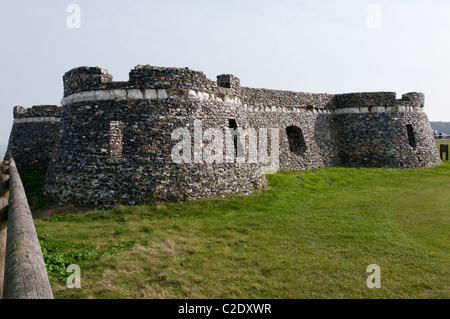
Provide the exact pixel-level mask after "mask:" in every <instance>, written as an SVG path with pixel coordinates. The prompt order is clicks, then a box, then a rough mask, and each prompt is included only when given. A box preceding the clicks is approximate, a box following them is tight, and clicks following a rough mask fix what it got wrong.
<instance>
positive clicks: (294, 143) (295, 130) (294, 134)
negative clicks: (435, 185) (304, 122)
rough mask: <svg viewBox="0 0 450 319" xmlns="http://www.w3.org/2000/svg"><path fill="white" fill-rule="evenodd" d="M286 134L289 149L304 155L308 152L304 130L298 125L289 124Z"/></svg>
mask: <svg viewBox="0 0 450 319" xmlns="http://www.w3.org/2000/svg"><path fill="white" fill-rule="evenodd" d="M286 135H287V138H288V142H289V150H290V151H291V152H292V153H294V154H295V155H298V156H303V155H304V154H305V152H306V142H305V138H304V137H303V132H302V130H301V128H299V127H298V126H288V127H287V128H286Z"/></svg>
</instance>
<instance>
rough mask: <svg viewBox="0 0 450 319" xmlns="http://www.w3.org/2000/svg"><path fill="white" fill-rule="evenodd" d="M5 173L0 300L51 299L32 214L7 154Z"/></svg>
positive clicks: (14, 166)
mask: <svg viewBox="0 0 450 319" xmlns="http://www.w3.org/2000/svg"><path fill="white" fill-rule="evenodd" d="M8 172H9V200H8V212H7V216H6V217H7V218H6V221H5V219H3V226H5V227H3V230H2V226H0V264H3V261H2V259H3V260H4V269H3V270H4V271H3V272H0V283H1V281H2V277H3V299H53V293H52V290H51V286H50V283H49V280H48V276H47V270H46V269H45V264H44V258H43V257H42V251H41V246H40V244H39V240H38V237H37V234H36V229H35V227H34V222H33V216H32V214H31V210H30V207H29V205H28V202H27V198H26V195H25V190H24V188H23V185H22V181H21V179H20V176H19V172H18V171H17V168H16V164H15V162H14V159H13V158H12V156H11V154H9V170H8ZM4 205H5V204H4ZM5 230H6V244H5V243H4V236H5V235H4V232H5ZM2 237H3V239H2ZM2 253H3V255H2ZM2 257H3V258H2ZM1 270H2V266H0V271H1ZM2 274H4V276H2Z"/></svg>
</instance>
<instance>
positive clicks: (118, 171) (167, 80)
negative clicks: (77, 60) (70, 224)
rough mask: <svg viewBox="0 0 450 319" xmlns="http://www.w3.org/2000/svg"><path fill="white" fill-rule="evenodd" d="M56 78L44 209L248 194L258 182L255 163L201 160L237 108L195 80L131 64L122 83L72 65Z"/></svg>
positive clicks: (223, 93)
mask: <svg viewBox="0 0 450 319" xmlns="http://www.w3.org/2000/svg"><path fill="white" fill-rule="evenodd" d="M63 80H64V98H63V100H62V104H63V106H64V107H63V112H62V116H61V128H60V136H59V139H58V140H57V142H56V145H55V148H54V150H53V153H52V157H51V162H50V165H49V169H48V172H47V178H46V182H45V186H44V193H45V194H46V195H47V196H49V197H50V198H51V199H53V200H54V201H56V202H58V203H61V204H76V205H78V206H80V205H81V206H95V207H110V206H112V205H115V204H135V203H144V202H146V201H151V200H154V199H158V200H190V199H197V198H208V197H216V196H222V197H224V196H226V195H227V194H248V193H251V192H253V191H255V189H259V188H261V187H262V186H263V185H264V184H265V178H264V175H262V174H261V169H260V166H259V165H258V164H255V163H249V162H245V163H237V162H227V161H224V160H220V159H219V158H218V157H217V158H216V161H213V162H212V163H211V162H208V160H205V157H204V156H202V155H204V154H203V152H204V150H203V147H204V146H205V143H207V142H208V138H209V139H211V138H212V136H207V134H206V133H207V132H208V129H210V130H211V129H214V128H219V129H225V128H229V121H230V119H235V118H236V117H237V110H236V104H237V103H238V102H239V101H238V100H239V98H238V97H237V96H236V95H235V94H234V91H232V89H231V88H223V87H220V86H218V85H217V83H216V82H213V81H211V80H209V79H207V78H206V76H205V75H204V74H203V73H202V72H196V71H192V70H189V69H187V68H185V69H183V68H159V67H152V66H137V67H136V68H135V69H133V70H131V72H130V78H129V81H128V82H113V81H112V76H111V75H110V74H108V71H107V70H104V69H102V68H99V67H95V68H93V67H80V68H76V69H73V70H71V71H69V72H67V73H66V74H65V75H64V77H63ZM212 113H214V115H211V114H212ZM177 145H178V147H177ZM180 145H181V146H184V147H179V146H180ZM219 150H220V149H217V150H216V151H219ZM224 152H225V151H224ZM212 154H214V151H213V152H212Z"/></svg>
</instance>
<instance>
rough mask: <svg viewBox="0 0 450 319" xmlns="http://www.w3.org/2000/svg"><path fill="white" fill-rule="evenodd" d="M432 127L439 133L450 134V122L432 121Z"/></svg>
mask: <svg viewBox="0 0 450 319" xmlns="http://www.w3.org/2000/svg"><path fill="white" fill-rule="evenodd" d="M430 124H431V128H432V129H433V131H434V130H437V131H438V132H439V133H440V132H442V133H445V134H450V122H430Z"/></svg>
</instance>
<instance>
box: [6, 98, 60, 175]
mask: <svg viewBox="0 0 450 319" xmlns="http://www.w3.org/2000/svg"><path fill="white" fill-rule="evenodd" d="M61 113H62V107H61V106H56V105H35V106H33V107H31V108H28V109H26V108H24V107H22V106H16V107H14V123H13V127H12V131H11V135H10V138H9V146H8V149H9V150H10V151H12V153H13V154H14V158H15V160H16V163H17V168H18V169H19V171H20V172H26V171H33V170H39V169H47V166H48V163H49V162H50V156H51V153H52V150H53V147H54V145H55V141H56V137H57V135H58V133H59V127H60V119H61Z"/></svg>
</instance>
